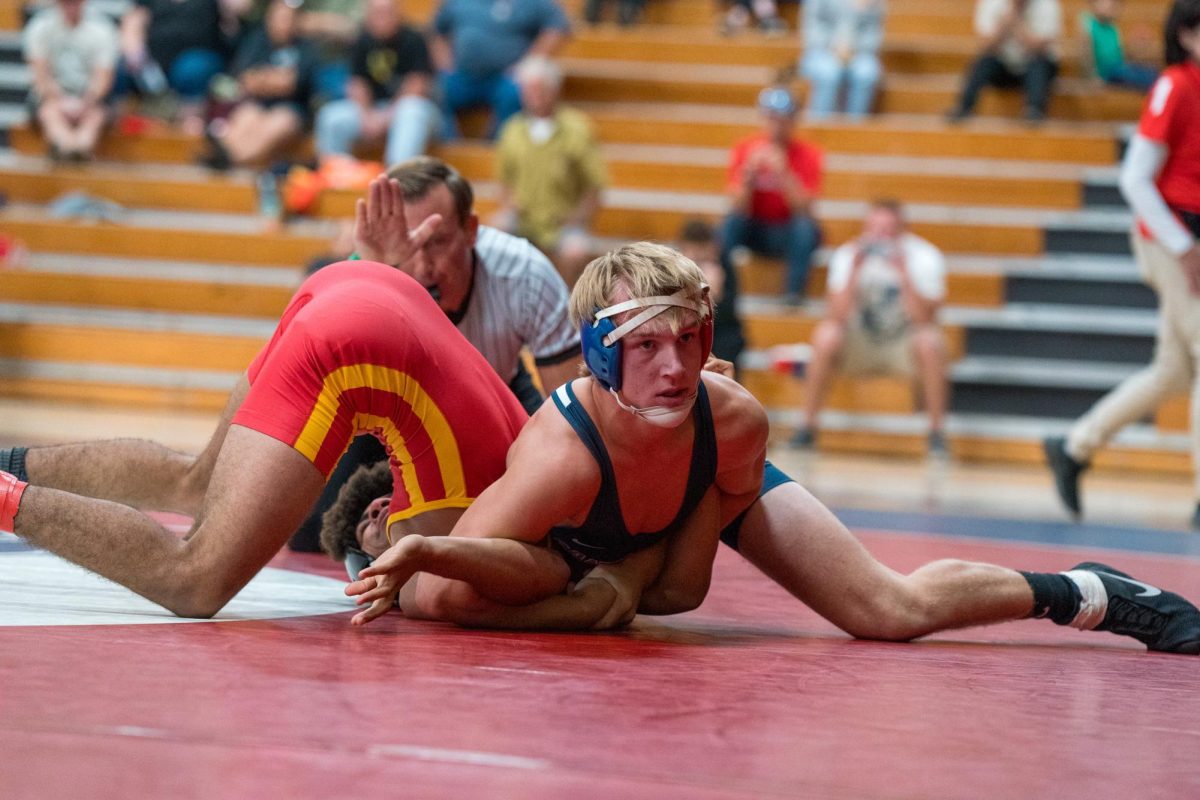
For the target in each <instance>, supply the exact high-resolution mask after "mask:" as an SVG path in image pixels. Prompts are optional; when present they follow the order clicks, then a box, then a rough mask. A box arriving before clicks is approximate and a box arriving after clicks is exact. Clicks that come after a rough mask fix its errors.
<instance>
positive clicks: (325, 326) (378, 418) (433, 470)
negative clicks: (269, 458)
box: [233, 261, 527, 524]
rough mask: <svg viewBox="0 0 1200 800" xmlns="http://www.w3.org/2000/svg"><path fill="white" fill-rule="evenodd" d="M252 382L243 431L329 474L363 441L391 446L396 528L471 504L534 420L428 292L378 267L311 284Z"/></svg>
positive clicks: (333, 273) (330, 273)
mask: <svg viewBox="0 0 1200 800" xmlns="http://www.w3.org/2000/svg"><path fill="white" fill-rule="evenodd" d="M247 377H248V378H249V381H250V391H249V393H248V394H247V396H246V399H245V401H244V402H243V403H242V405H241V407H240V408H239V409H238V411H237V413H236V415H235V416H234V418H233V422H234V424H237V425H242V426H245V427H247V428H251V429H253V430H256V431H259V432H260V433H265V434H266V435H268V436H270V437H272V438H275V439H278V440H280V441H281V442H284V443H286V444H288V445H290V446H291V447H294V448H295V449H296V450H297V451H298V452H300V453H301V454H302V455H304V456H305V457H306V458H308V459H309V460H310V461H312V463H313V465H314V466H316V468H317V469H319V470H320V471H321V473H322V474H323V475H325V476H328V475H329V473H330V472H331V471H332V470H333V467H334V465H335V464H336V463H337V461H338V459H339V458H340V457H341V455H342V453H343V452H344V451H345V450H346V447H347V446H348V445H349V444H350V441H351V439H352V438H353V437H354V436H356V435H357V434H360V433H370V434H373V435H375V436H376V437H377V438H378V439H379V440H380V441H381V442H383V444H384V446H385V447H386V448H387V451H388V456H389V459H390V461H391V465H392V480H393V482H394V486H395V489H394V491H393V493H392V502H391V506H390V509H389V511H390V515H389V517H388V524H391V523H392V522H395V521H397V520H402V519H408V518H409V517H413V516H416V515H417V514H420V513H422V512H425V511H432V510H434V509H439V508H466V507H467V506H469V505H470V504H471V502H472V501H473V500H474V499H475V498H476V497H478V496H479V493H480V492H482V491H483V490H484V489H485V488H487V487H488V486H489V485H490V484H491V483H492V482H493V481H495V480H496V479H497V478H499V477H500V475H501V474H502V473H503V472H504V458H505V454H506V453H507V452H508V447H509V445H510V444H512V442H513V440H514V439H515V438H516V436H517V432H518V431H519V430H520V429H521V426H522V425H523V424H524V423H525V420H526V418H527V417H526V414H525V411H524V410H523V409H522V408H521V405H520V404H519V403H518V402H517V400H516V398H515V397H514V396H513V393H512V392H511V391H510V390H509V388H508V387H507V386H505V385H504V383H503V382H502V381H501V380H500V378H499V377H498V376H497V375H496V372H495V370H493V369H492V368H491V366H490V365H489V364H488V363H487V362H486V361H485V360H484V359H483V356H481V355H480V354H479V352H478V351H477V350H476V349H475V348H474V347H472V346H471V344H470V343H469V342H468V341H467V340H466V339H464V338H463V336H462V334H461V333H459V332H458V329H457V328H455V327H454V325H453V324H452V323H451V322H450V320H449V319H448V318H447V317H446V314H445V312H443V311H442V310H441V309H440V308H439V307H438V305H437V303H436V302H434V300H433V299H432V298H431V297H430V296H429V293H428V292H427V291H426V290H425V289H424V287H422V286H421V285H420V284H419V283H417V282H416V281H415V280H413V279H412V278H410V277H408V276H407V275H405V274H404V273H403V272H401V271H400V270H398V269H395V268H393V267H389V266H386V265H384V264H377V263H374V262H370V261H353V262H349V261H348V262H342V263H340V264H334V265H332V266H328V267H325V268H324V269H322V270H321V271H320V272H318V273H316V274H315V275H313V276H312V277H311V278H309V279H308V280H306V281H305V282H304V283H303V284H302V285H301V286H300V288H299V290H297V292H296V294H295V296H294V297H293V298H292V300H291V302H290V303H289V304H288V307H287V309H286V310H285V311H284V314H283V317H282V319H280V321H279V327H278V328H276V330H275V335H274V336H273V337H272V338H271V341H270V342H269V343H268V344H267V346H266V347H264V348H263V350H262V352H260V353H259V354H258V356H257V357H256V358H255V359H254V361H253V363H251V365H250V367H249V369H248V370H247Z"/></svg>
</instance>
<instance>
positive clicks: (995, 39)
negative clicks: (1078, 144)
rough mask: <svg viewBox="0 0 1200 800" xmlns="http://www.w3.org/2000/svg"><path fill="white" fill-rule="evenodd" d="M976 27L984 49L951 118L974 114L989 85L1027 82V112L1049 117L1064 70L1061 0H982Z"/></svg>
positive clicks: (1026, 115)
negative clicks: (1060, 41)
mask: <svg viewBox="0 0 1200 800" xmlns="http://www.w3.org/2000/svg"><path fill="white" fill-rule="evenodd" d="M975 33H976V34H977V35H978V36H979V39H980V42H981V44H982V51H983V53H982V55H980V57H979V58H978V59H977V60H976V61H975V63H974V64H973V65H972V66H971V71H970V72H969V73H968V75H967V79H966V82H965V83H964V84H963V89H962V94H961V95H960V97H959V100H958V104H957V105H956V106H955V107H954V108H952V109H951V110H950V111H949V112H948V114H947V117H948V118H949V119H950V121H952V122H958V121H961V120H964V119H966V118H967V117H969V116H971V112H972V111H974V110H975V102H976V101H977V100H978V99H979V93H980V92H981V91H983V88H984V87H985V86H998V87H1000V88H1005V89H1015V88H1017V87H1020V86H1024V88H1025V110H1024V111H1023V112H1022V116H1023V117H1024V118H1025V119H1026V120H1027V121H1029V122H1033V123H1037V122H1041V121H1042V120H1044V119H1045V118H1046V107H1047V106H1048V105H1049V104H1050V91H1051V89H1052V88H1053V84H1054V78H1055V76H1056V75H1058V38H1059V36H1060V35H1061V33H1062V7H1061V6H1060V5H1059V3H1058V0H978V3H977V5H976V6H975Z"/></svg>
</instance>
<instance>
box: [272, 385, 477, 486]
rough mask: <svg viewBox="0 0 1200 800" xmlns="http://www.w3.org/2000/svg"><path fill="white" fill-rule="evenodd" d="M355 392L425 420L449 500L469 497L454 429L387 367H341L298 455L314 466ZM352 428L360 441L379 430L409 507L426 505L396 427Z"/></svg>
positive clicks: (358, 417)
mask: <svg viewBox="0 0 1200 800" xmlns="http://www.w3.org/2000/svg"><path fill="white" fill-rule="evenodd" d="M355 389H373V390H375V391H381V392H389V393H391V394H394V395H397V396H399V397H401V398H402V399H403V400H404V402H406V403H407V404H408V405H409V407H410V408H411V409H412V411H413V413H414V414H416V415H417V417H418V418H419V419H421V421H422V423H423V425H424V428H425V432H426V434H428V436H429V438H430V440H431V441H432V442H433V450H434V453H435V454H436V457H437V464H438V470H439V471H440V472H441V476H442V485H443V486H444V487H445V490H446V496H447V497H466V495H467V479H466V475H465V474H464V473H463V464H462V457H461V455H460V454H459V452H458V441H457V440H456V439H455V438H454V431H453V430H452V429H451V428H450V423H449V422H447V421H446V416H445V415H444V414H443V413H442V411H441V409H440V408H438V406H437V404H436V403H434V401H433V398H431V397H430V396H429V394H428V393H427V392H426V391H425V390H424V389H423V388H422V387H421V384H420V383H418V382H417V381H416V380H415V379H414V378H413V377H412V376H411V375H408V374H407V373H404V372H400V371H399V370H395V369H391V368H389V367H381V366H378V365H375V364H355V365H353V366H349V367H341V368H339V369H337V370H335V371H333V372H331V373H330V374H329V375H327V376H325V384H324V386H323V387H322V388H321V394H320V395H319V396H318V397H317V401H316V403H314V404H313V410H312V413H310V414H309V417H308V422H306V423H305V425H304V430H302V431H301V432H300V436H299V438H298V439H297V440H296V444H295V448H296V450H298V451H299V452H300V453H302V454H303V455H304V456H305V457H307V458H308V459H309V460H310V461H314V462H315V461H316V459H317V454H318V453H319V452H320V450H321V446H322V445H323V444H324V443H325V439H326V437H327V436H328V435H329V429H330V428H331V427H332V426H333V422H334V420H335V419H337V415H338V411H339V410H340V408H341V398H342V395H343V394H345V393H346V392H349V391H353V390H355ZM353 425H354V433H355V434H356V435H357V434H359V433H365V432H367V431H376V430H378V431H380V432H381V433H382V435H383V438H384V440H385V441H386V442H387V445H388V448H389V450H391V453H392V456H393V458H394V459H395V460H396V461H397V462H399V464H400V475H401V478H402V480H403V481H404V489H405V491H407V492H408V498H409V502H410V504H411V505H413V506H418V505H424V504H426V501H425V494H424V492H423V491H421V485H420V480H419V479H418V476H417V470H416V468H415V467H414V466H413V463H412V454H411V453H410V452H409V450H408V443H407V442H406V441H405V440H404V437H403V436H402V435H401V434H400V431H399V430H397V428H396V424H395V423H394V422H393V421H392V420H391V419H389V418H387V417H380V416H376V415H373V414H366V413H356V414H355V415H354V421H353Z"/></svg>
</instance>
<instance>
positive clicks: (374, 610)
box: [350, 599, 392, 625]
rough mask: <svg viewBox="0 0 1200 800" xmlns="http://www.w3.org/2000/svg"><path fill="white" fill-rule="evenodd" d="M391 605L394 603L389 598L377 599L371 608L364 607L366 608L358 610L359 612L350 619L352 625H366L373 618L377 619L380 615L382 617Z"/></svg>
mask: <svg viewBox="0 0 1200 800" xmlns="http://www.w3.org/2000/svg"><path fill="white" fill-rule="evenodd" d="M391 607H392V603H391V601H390V600H387V599H383V600H376V601H375V602H374V603H372V604H371V607H370V608H367V609H364V610H362V611H360V612H358V613H357V614H355V615H354V616H353V617H352V618H351V619H350V624H351V625H366V624H367V623H368V622H370V621H371V620H373V619H377V618H378V617H381V616H383V615H384V614H386V613H387V612H388V611H389V610H390V609H391Z"/></svg>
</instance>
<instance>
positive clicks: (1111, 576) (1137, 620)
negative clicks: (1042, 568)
mask: <svg viewBox="0 0 1200 800" xmlns="http://www.w3.org/2000/svg"><path fill="white" fill-rule="evenodd" d="M1072 569H1077V570H1086V571H1087V572H1091V573H1094V574H1095V575H1096V576H1098V577H1099V578H1100V581H1101V582H1102V583H1103V584H1104V590H1105V591H1106V592H1107V593H1108V611H1107V612H1106V613H1105V614H1104V621H1103V622H1101V623H1100V624H1099V625H1097V626H1096V628H1095V630H1098V631H1109V632H1111V633H1117V634H1120V635H1122V636H1132V637H1133V638H1134V639H1137V640H1138V641H1139V642H1141V643H1142V644H1144V645H1146V647H1148V648H1150V649H1151V650H1155V651H1158V652H1161V653H1182V654H1185V655H1200V609H1197V608H1196V607H1195V606H1194V605H1192V604H1191V603H1189V602H1188V601H1187V600H1185V599H1184V598H1182V597H1180V596H1179V595H1177V594H1175V593H1174V592H1168V591H1164V590H1162V589H1159V588H1157V587H1154V586H1151V585H1150V584H1148V583H1142V582H1141V581H1139V580H1136V579H1134V578H1131V577H1130V576H1128V575H1126V574H1125V573H1124V572H1119V571H1117V570H1115V569H1113V568H1112V567H1109V566H1106V565H1104V564H1097V563H1095V562H1092V561H1085V562H1084V563H1082V564H1077V565H1075V566H1074V567H1073V568H1072Z"/></svg>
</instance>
